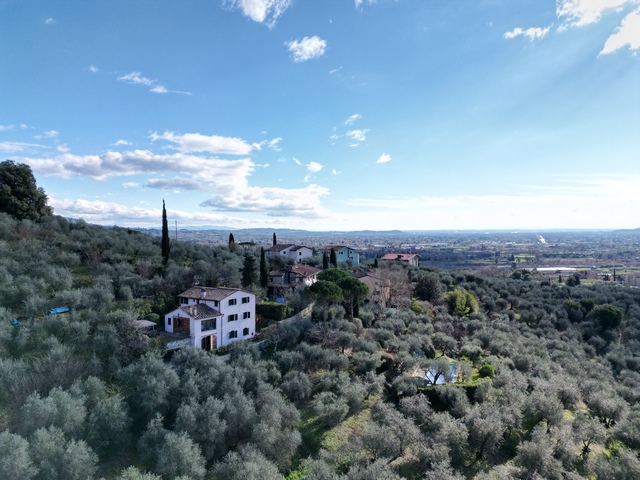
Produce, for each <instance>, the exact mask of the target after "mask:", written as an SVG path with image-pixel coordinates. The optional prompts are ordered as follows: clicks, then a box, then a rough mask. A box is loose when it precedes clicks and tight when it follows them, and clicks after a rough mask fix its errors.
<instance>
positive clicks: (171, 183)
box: [146, 177, 205, 191]
mask: <svg viewBox="0 0 640 480" xmlns="http://www.w3.org/2000/svg"><path fill="white" fill-rule="evenodd" d="M146 186H147V187H149V188H157V189H159V190H178V191H183V190H205V188H204V185H203V184H202V183H201V182H198V181H196V180H193V179H191V178H180V177H176V178H170V179H164V178H151V179H149V181H148V182H147V185H146Z"/></svg>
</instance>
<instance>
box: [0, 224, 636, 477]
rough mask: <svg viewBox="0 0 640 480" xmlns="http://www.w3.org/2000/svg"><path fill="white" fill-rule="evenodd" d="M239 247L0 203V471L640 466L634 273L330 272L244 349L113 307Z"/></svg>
mask: <svg viewBox="0 0 640 480" xmlns="http://www.w3.org/2000/svg"><path fill="white" fill-rule="evenodd" d="M244 253H245V252H243V251H236V252H231V251H229V249H228V248H227V247H226V246H225V247H214V248H212V247H205V246H199V245H193V244H190V243H183V242H172V245H171V252H170V258H169V260H168V262H167V263H166V266H165V265H164V264H163V259H162V257H161V248H160V239H159V238H154V237H150V236H147V235H144V234H141V233H138V232H134V231H131V230H128V229H122V228H102V227H97V226H93V225H89V224H86V223H85V222H82V221H77V222H71V221H67V220H64V219H61V218H59V217H48V218H46V219H43V220H41V221H40V222H39V223H34V222H33V221H31V220H16V219H14V218H13V217H10V216H8V215H4V214H0V254H1V255H0V305H1V308H0V320H1V323H0V325H1V326H0V413H1V416H0V430H1V433H0V478H3V479H4V478H6V479H14V478H15V479H18V478H19V479H55V478H60V479H63V478H64V479H67V478H83V479H84V478H107V479H122V480H124V479H146V480H151V479H158V478H164V479H177V478H182V479H186V478H191V479H217V480H225V479H238V480H240V479H253V478H263V479H279V478H289V479H292V480H293V479H314V480H320V479H340V480H356V479H363V480H364V479H374V480H375V479H385V480H387V479H398V478H408V479H418V478H426V479H438V480H443V479H444V480H446V479H461V478H477V479H490V478H504V479H507V478H522V479H529V478H548V479H566V478H583V477H586V478H593V477H597V478H616V479H618V478H621V479H624V478H629V479H631V478H640V461H639V460H638V456H637V455H638V451H639V450H638V449H639V448H640V406H639V404H638V400H639V399H640V393H638V392H640V344H639V342H640V291H638V290H637V289H632V288H626V287H622V286H619V285H611V284H602V283H601V284H593V285H585V284H584V282H582V283H581V284H578V285H573V286H570V285H567V284H566V283H558V282H549V281H537V280H534V279H528V280H525V279H522V278H521V279H511V278H489V277H482V276H478V275H475V274H471V273H464V272H463V273H454V272H443V271H430V270H425V269H420V268H415V267H401V266H380V268H378V269H377V270H376V271H374V272H373V274H375V275H377V276H379V277H380V278H383V279H388V280H389V283H390V290H389V292H388V293H389V294H388V296H385V298H386V300H385V301H384V302H383V301H382V300H381V299H376V298H372V299H369V301H368V302H367V301H365V300H364V298H362V295H361V293H362V292H358V289H356V288H355V287H356V286H357V285H356V286H354V285H351V283H353V282H351V280H348V279H347V276H345V274H343V273H333V274H328V275H325V280H324V281H326V282H333V283H335V284H336V285H342V287H341V291H340V292H339V293H340V295H338V292H333V293H332V292H331V291H330V290H329V289H328V285H326V284H325V285H324V287H326V288H320V287H323V284H320V286H319V287H317V290H318V292H314V291H313V289H312V290H311V291H309V292H307V293H306V294H305V295H308V297H304V298H303V296H302V295H301V296H300V298H298V301H300V302H302V301H304V300H305V299H306V300H312V299H314V298H315V300H316V303H315V307H314V309H313V314H312V316H311V318H299V319H291V320H286V321H282V322H279V323H277V324H275V325H273V326H271V327H269V328H267V329H266V330H264V331H263V332H262V338H263V342H262V343H261V344H260V347H259V346H258V345H257V344H250V343H236V344H233V347H232V348H231V359H230V360H229V362H222V361H220V360H219V359H218V358H217V357H216V356H214V355H212V354H210V353H208V352H203V351H200V350H195V349H185V350H182V351H180V352H179V353H177V354H176V355H175V356H174V357H173V358H172V360H171V362H166V361H165V360H163V358H162V353H163V352H162V350H161V348H160V347H159V345H157V344H156V343H154V341H152V340H149V339H146V338H145V337H144V336H143V335H141V334H140V333H139V332H138V331H137V330H136V329H135V328H134V326H133V323H132V321H133V320H134V319H137V318H149V317H150V316H151V318H153V315H154V314H155V315H157V316H160V315H162V314H164V313H166V311H169V310H170V309H171V308H173V306H174V305H175V303H174V302H175V299H176V295H177V293H179V292H180V291H182V290H184V289H186V288H187V287H189V286H191V285H193V283H194V282H196V281H197V282H199V283H200V284H206V285H228V286H240V285H241V284H242V273H241V272H242V270H243V268H244V267H245V263H244ZM256 258H257V257H256ZM365 267H366V266H365ZM365 267H361V268H363V269H364V268H365ZM252 288H253V287H252ZM256 288H259V287H256ZM256 291H259V290H256ZM349 291H350V292H352V293H353V295H351V296H350V297H349V298H350V300H349V301H345V299H346V298H347V297H346V294H345V292H349ZM327 292H329V293H327ZM356 303H357V305H356ZM63 305H76V306H77V307H78V308H76V309H75V310H74V309H72V310H71V311H70V312H69V313H68V314H62V315H45V314H43V312H46V311H47V310H48V309H49V308H53V307H59V306H63ZM352 317H353V318H352ZM14 319H18V320H19V322H20V323H21V326H16V325H13V324H12V320H14ZM443 380H444V381H445V383H442V381H443Z"/></svg>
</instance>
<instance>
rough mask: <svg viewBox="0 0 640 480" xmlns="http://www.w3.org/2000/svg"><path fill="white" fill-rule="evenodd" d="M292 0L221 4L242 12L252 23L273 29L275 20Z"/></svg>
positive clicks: (230, 0) (239, 0) (237, 0)
mask: <svg viewBox="0 0 640 480" xmlns="http://www.w3.org/2000/svg"><path fill="white" fill-rule="evenodd" d="M292 2H293V0H224V1H223V4H224V5H228V6H229V7H231V8H236V9H239V10H241V11H242V14H243V15H244V16H246V17H249V18H250V19H251V20H253V21H254V22H258V23H264V24H266V25H267V26H268V27H269V28H273V26H274V25H275V24H276V20H277V19H278V17H279V16H280V15H282V14H283V13H284V12H285V10H286V9H287V8H289V6H290V5H291V3H292Z"/></svg>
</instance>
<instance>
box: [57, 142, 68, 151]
mask: <svg viewBox="0 0 640 480" xmlns="http://www.w3.org/2000/svg"><path fill="white" fill-rule="evenodd" d="M56 150H58V151H59V152H62V153H67V152H68V151H69V147H68V146H67V145H66V144H64V145H58V146H57V147H56Z"/></svg>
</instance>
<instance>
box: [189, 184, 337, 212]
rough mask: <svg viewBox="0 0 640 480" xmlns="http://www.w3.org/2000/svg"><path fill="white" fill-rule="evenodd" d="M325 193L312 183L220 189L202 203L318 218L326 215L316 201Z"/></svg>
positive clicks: (247, 210) (325, 193)
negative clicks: (303, 185) (284, 186)
mask: <svg viewBox="0 0 640 480" xmlns="http://www.w3.org/2000/svg"><path fill="white" fill-rule="evenodd" d="M326 195H329V189H327V188H325V187H321V186H318V185H313V184H312V185H308V186H306V187H305V188H298V189H284V188H274V187H271V188H258V187H246V188H245V189H243V190H240V189H233V190H230V189H229V190H227V189H223V190H222V191H220V192H219V193H218V192H216V196H215V197H214V198H212V199H210V200H207V201H206V202H204V203H203V204H202V206H207V207H213V208H214V209H216V210H226V211H237V212H264V213H266V214H267V215H268V216H273V217H281V216H300V217H304V218H321V217H326V216H327V215H328V212H327V211H326V209H325V208H324V207H322V205H321V204H320V200H321V198H322V197H324V196H326Z"/></svg>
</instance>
